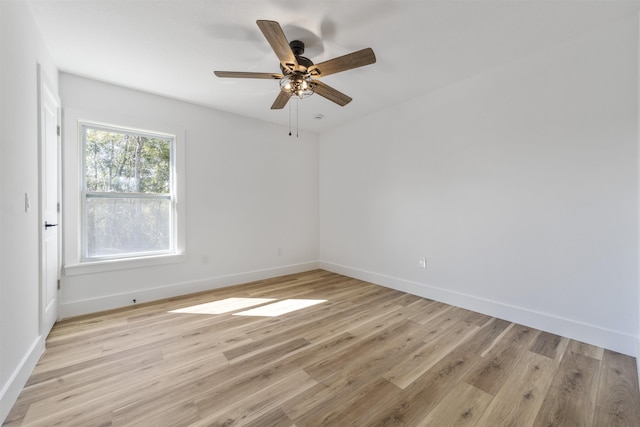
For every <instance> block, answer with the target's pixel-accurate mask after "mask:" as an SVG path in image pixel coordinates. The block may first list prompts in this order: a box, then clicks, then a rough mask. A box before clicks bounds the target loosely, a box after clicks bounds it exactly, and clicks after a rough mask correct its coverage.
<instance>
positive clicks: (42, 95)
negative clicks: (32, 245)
mask: <svg viewBox="0 0 640 427" xmlns="http://www.w3.org/2000/svg"><path fill="white" fill-rule="evenodd" d="M38 76H39V83H40V87H39V91H38V100H39V108H40V132H39V139H40V141H39V142H40V227H41V230H40V333H41V334H42V335H44V336H45V337H46V336H47V335H48V334H49V331H50V330H51V328H52V327H53V324H54V323H55V322H56V320H57V319H58V280H59V279H60V266H61V263H60V255H59V254H60V243H59V242H60V228H61V227H60V221H59V220H60V212H59V204H58V192H59V191H58V190H59V183H60V180H59V172H58V171H59V167H58V166H59V162H60V149H59V147H60V136H59V125H60V101H59V99H58V96H57V95H56V94H55V93H54V92H53V91H52V89H51V86H50V84H49V83H48V80H47V79H46V77H45V76H44V75H43V73H42V70H41V69H40V68H38Z"/></svg>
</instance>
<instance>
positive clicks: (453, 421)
mask: <svg viewBox="0 0 640 427" xmlns="http://www.w3.org/2000/svg"><path fill="white" fill-rule="evenodd" d="M492 400H493V396H491V395H490V394H489V393H485V392H484V391H482V390H480V389H479V388H476V387H474V386H472V385H469V384H467V383H463V382H461V383H458V384H456V385H455V387H453V389H451V391H450V392H449V393H447V395H446V396H445V397H444V398H443V399H442V400H441V401H440V403H438V405H436V407H435V408H434V409H433V411H431V412H429V414H428V415H427V416H426V417H425V418H423V419H422V420H420V421H419V422H418V423H417V424H416V426H418V427H429V426H438V427H465V426H474V425H476V423H477V422H478V419H479V418H480V417H481V416H482V414H483V413H484V411H485V410H486V409H487V407H488V406H489V404H490V403H491V401H492Z"/></svg>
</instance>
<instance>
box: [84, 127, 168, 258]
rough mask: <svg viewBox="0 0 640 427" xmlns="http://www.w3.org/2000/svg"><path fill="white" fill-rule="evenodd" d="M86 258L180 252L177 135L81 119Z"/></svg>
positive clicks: (126, 256) (132, 256)
mask: <svg viewBox="0 0 640 427" xmlns="http://www.w3.org/2000/svg"><path fill="white" fill-rule="evenodd" d="M80 137H81V140H82V155H81V156H82V173H81V175H82V196H81V199H82V200H81V211H82V219H81V221H82V230H81V254H82V256H81V258H82V259H83V260H85V261H98V260H103V259H105V260H106V259H123V258H135V257H142V256H149V255H161V254H171V253H175V252H176V242H177V235H176V233H177V227H176V189H175V178H174V175H175V154H174V153H175V142H176V137H175V135H169V134H163V133H155V132H147V131H140V130H134V129H125V128H120V127H116V126H108V125H101V124H95V123H80Z"/></svg>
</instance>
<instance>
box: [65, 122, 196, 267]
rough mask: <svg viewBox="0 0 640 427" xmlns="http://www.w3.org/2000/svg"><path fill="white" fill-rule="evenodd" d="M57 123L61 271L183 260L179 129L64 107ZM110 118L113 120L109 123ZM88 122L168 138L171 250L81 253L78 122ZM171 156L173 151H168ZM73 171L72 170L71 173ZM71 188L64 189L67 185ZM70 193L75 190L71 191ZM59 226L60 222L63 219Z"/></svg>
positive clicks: (181, 134)
mask: <svg viewBox="0 0 640 427" xmlns="http://www.w3.org/2000/svg"><path fill="white" fill-rule="evenodd" d="M64 113H65V116H64V122H63V139H64V140H65V143H64V144H63V145H64V148H66V150H65V152H63V168H64V171H63V175H64V176H63V180H64V181H66V182H65V184H64V188H65V189H67V193H66V194H63V209H62V213H63V218H64V221H63V223H66V224H70V226H69V227H64V228H63V233H64V236H65V243H64V244H63V263H64V274H65V275H67V276H74V275H81V274H92V273H98V272H105V271H115V270H124V269H131V268H141V267H151V266H157V265H164V264H172V263H179V262H185V261H186V260H187V257H186V252H185V248H186V245H185V237H186V213H185V205H186V204H185V202H184V197H185V194H186V186H185V179H184V177H185V132H184V129H183V128H181V127H178V126H170V125H169V126H168V125H166V124H165V123H161V122H159V121H156V120H132V119H131V118H130V117H121V116H118V115H109V114H104V113H87V112H81V111H77V110H74V109H65V111H64ZM112 123H117V125H113V124H112ZM83 124H89V125H90V126H91V125H94V126H96V127H100V128H108V129H114V130H125V131H130V130H135V131H138V132H140V133H142V134H145V135H160V136H166V135H169V136H172V137H174V142H173V152H172V163H173V165H172V166H173V170H172V185H173V200H172V202H173V205H174V208H173V214H174V216H173V218H172V226H173V227H174V230H175V231H173V234H174V235H173V242H172V246H173V247H172V250H171V251H168V252H163V253H149V254H145V255H142V254H141V255H139V256H135V257H126V258H124V257H121V258H111V257H109V258H100V259H96V258H90V259H87V258H86V257H85V256H84V254H83V248H84V247H85V246H84V245H83V242H82V238H83V235H84V233H83V229H82V228H83V227H84V223H83V219H82V218H83V215H84V212H83V208H82V206H83V201H82V197H83V196H84V194H83V190H84V179H85V177H84V166H83V165H84V157H83V156H84V142H83V141H82V138H83V131H82V125H83ZM148 129H153V130H148ZM174 155H175V156H174ZM74 170H75V173H74V172H73V171H74ZM73 188H76V189H77V191H75V192H72V193H69V189H73ZM74 194H75V195H74ZM63 225H64V224H63Z"/></svg>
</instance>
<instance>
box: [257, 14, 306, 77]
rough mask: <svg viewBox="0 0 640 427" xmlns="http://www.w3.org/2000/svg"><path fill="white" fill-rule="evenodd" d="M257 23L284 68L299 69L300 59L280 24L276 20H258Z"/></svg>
mask: <svg viewBox="0 0 640 427" xmlns="http://www.w3.org/2000/svg"><path fill="white" fill-rule="evenodd" d="M256 23H257V24H258V27H259V28H260V31H262V34H264V37H265V38H266V39H267V41H268V42H269V44H270V45H271V49H273V51H274V52H275V54H276V56H277V57H278V59H279V60H280V64H282V66H283V67H284V68H288V69H290V70H292V71H293V70H295V69H297V68H298V61H297V60H296V56H295V55H294V54H293V51H292V50H291V47H289V42H288V41H287V37H285V35H284V31H282V27H280V24H278V23H277V22H276V21H264V20H257V21H256Z"/></svg>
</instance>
